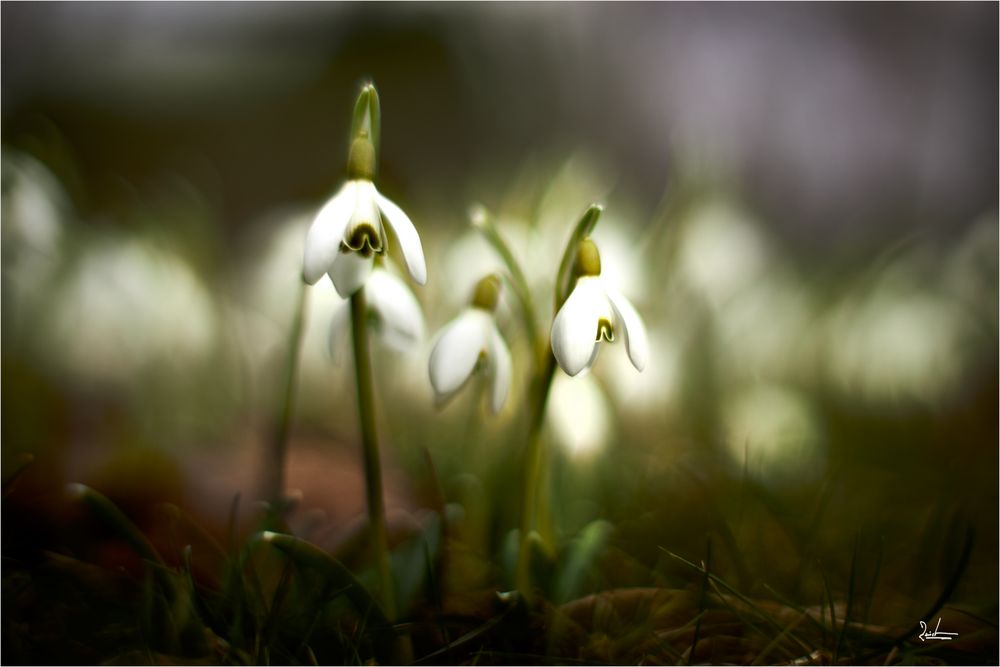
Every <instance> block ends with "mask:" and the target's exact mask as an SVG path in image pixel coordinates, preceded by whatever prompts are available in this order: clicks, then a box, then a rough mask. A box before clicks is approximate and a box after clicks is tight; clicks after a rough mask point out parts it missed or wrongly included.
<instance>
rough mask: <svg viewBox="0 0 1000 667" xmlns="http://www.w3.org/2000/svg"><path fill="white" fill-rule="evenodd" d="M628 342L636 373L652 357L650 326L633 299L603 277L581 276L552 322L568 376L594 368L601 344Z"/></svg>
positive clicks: (558, 358) (558, 357) (557, 352)
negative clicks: (625, 295)
mask: <svg viewBox="0 0 1000 667" xmlns="http://www.w3.org/2000/svg"><path fill="white" fill-rule="evenodd" d="M619 334H620V335H621V336H622V337H623V338H624V339H625V349H626V350H627V351H628V357H629V360H630V361H631V362H632V365H633V366H635V368H636V370H638V371H642V369H643V368H645V367H646V361H647V360H648V358H649V341H648V339H647V337H646V327H645V325H644V324H643V323H642V319H641V318H640V317H639V313H637V312H636V310H635V308H633V307H632V304H631V303H629V300H628V299H626V298H625V297H624V296H623V295H621V294H620V293H618V292H617V291H616V290H614V289H612V288H610V287H609V286H607V285H606V284H605V283H604V282H603V281H602V280H601V277H600V276H599V275H585V276H581V277H580V278H578V279H577V281H576V286H575V287H574V288H573V291H572V292H571V293H570V295H569V298H567V299H566V303H564V304H563V305H562V308H560V309H559V312H558V313H556V317H555V320H554V321H553V322H552V353H553V354H554V355H555V357H556V361H557V362H559V366H560V367H562V369H563V370H564V371H566V373H567V374H568V375H577V374H579V373H580V372H581V371H583V370H584V369H587V368H590V367H591V365H593V363H594V361H595V360H596V359H597V353H598V352H599V351H600V343H601V341H602V340H603V341H607V342H614V340H615V338H616V336H618V335H619Z"/></svg>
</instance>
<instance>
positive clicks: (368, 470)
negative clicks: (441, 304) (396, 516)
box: [351, 288, 396, 621]
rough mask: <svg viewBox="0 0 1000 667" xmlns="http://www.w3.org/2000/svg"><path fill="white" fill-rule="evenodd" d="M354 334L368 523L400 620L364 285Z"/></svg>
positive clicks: (385, 588) (389, 606) (384, 592)
mask: <svg viewBox="0 0 1000 667" xmlns="http://www.w3.org/2000/svg"><path fill="white" fill-rule="evenodd" d="M351 334H352V338H353V342H354V369H355V378H356V380H357V388H358V416H359V417H360V420H361V441H362V444H363V452H364V461H365V492H366V495H367V498H366V499H367V504H368V523H369V526H370V528H371V540H372V547H373V549H372V550H373V551H374V554H375V560H376V565H377V571H378V575H379V584H380V588H381V591H380V592H381V597H382V609H383V610H384V611H385V615H386V616H387V617H388V618H389V620H390V621H395V620H396V595H395V588H394V586H393V582H392V569H391V568H390V564H389V547H388V541H387V539H386V528H385V502H384V500H383V497H382V467H381V463H380V461H379V451H378V436H377V434H376V432H375V384H374V382H373V380H372V361H371V350H370V348H369V345H368V327H367V306H366V305H365V291H364V288H361V289H360V290H358V291H357V292H355V293H354V295H353V296H352V297H351Z"/></svg>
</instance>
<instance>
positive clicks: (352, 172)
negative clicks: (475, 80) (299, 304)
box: [302, 84, 427, 298]
mask: <svg viewBox="0 0 1000 667" xmlns="http://www.w3.org/2000/svg"><path fill="white" fill-rule="evenodd" d="M380 119H381V109H380V106H379V100H378V93H377V92H375V86H373V85H372V84H368V85H367V86H365V87H364V89H362V91H361V94H360V95H359V96H358V102H357V104H356V105H355V108H354V120H353V123H352V127H351V147H350V150H349V152H348V157H347V182H346V183H344V185H343V186H342V187H341V188H340V190H339V191H338V192H337V194H335V195H334V196H333V197H332V198H331V199H330V200H329V201H328V202H327V203H326V204H325V205H324V206H323V208H322V209H320V211H319V213H318V214H317V215H316V219H315V220H314V221H313V223H312V226H311V227H310V228H309V232H308V234H307V235H306V242H305V256H304V262H303V270H302V277H303V279H304V280H305V281H306V282H307V283H309V284H310V285H314V284H316V282H317V281H318V280H319V279H320V278H321V277H322V276H323V274H324V273H328V274H329V275H330V279H331V280H332V281H333V285H334V287H336V289H337V293H338V294H340V296H342V297H344V298H347V297H349V296H351V295H352V294H354V293H355V292H357V291H358V290H359V289H361V287H363V286H364V284H365V282H366V281H367V280H368V276H369V275H371V272H372V269H373V267H374V261H375V255H383V254H385V253H386V251H387V250H388V247H389V238H388V236H387V234H386V230H385V225H384V224H383V223H388V225H389V227H390V228H391V229H392V231H393V232H394V234H395V236H396V239H397V240H398V241H399V247H400V250H401V251H402V254H403V261H404V262H405V263H406V268H407V269H408V271H409V273H410V276H411V277H412V278H413V279H414V280H415V281H417V282H418V283H420V284H421V285H422V284H424V283H425V282H426V281H427V268H426V264H425V262H424V251H423V246H421V244H420V236H419V235H418V234H417V230H416V228H415V227H414V226H413V222H411V221H410V218H409V217H408V216H407V215H406V213H404V212H403V210H402V209H401V208H399V207H398V206H396V204H394V203H393V202H392V201H391V200H390V199H389V198H388V197H385V196H384V195H382V194H381V193H379V191H378V190H377V189H376V188H375V183H374V182H373V180H372V179H374V177H375V167H376V150H377V146H378V140H379V128H380V123H381V120H380Z"/></svg>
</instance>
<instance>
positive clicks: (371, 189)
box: [344, 179, 385, 249]
mask: <svg viewBox="0 0 1000 667" xmlns="http://www.w3.org/2000/svg"><path fill="white" fill-rule="evenodd" d="M353 183H354V207H353V209H352V211H351V218H350V222H349V224H348V225H347V228H346V229H345V230H344V238H345V239H349V238H351V236H353V234H354V230H355V229H357V228H358V227H359V226H360V225H368V226H370V227H371V228H372V229H374V230H375V231H377V232H378V235H379V237H380V239H381V241H382V247H383V249H385V232H384V231H383V230H382V218H381V216H379V213H378V207H377V206H376V204H375V196H376V195H377V194H378V193H377V192H376V190H375V184H374V183H372V182H371V181H368V180H364V179H359V180H357V181H353Z"/></svg>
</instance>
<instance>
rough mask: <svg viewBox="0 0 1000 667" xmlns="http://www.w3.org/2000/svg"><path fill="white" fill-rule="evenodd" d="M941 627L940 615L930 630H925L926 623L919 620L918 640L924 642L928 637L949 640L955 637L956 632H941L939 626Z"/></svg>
mask: <svg viewBox="0 0 1000 667" xmlns="http://www.w3.org/2000/svg"><path fill="white" fill-rule="evenodd" d="M940 627H941V617H940V616H939V617H938V622H937V625H935V626H934V629H933V630H931V631H928V630H927V624H926V623H924V622H923V621H920V634H919V635H917V636H918V637H920V641H922V642H925V641H927V640H928V639H940V640H941V641H951V640H952V638H953V637H957V636H958V633H957V632H942V631H941V630H940V629H939V628H940Z"/></svg>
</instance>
